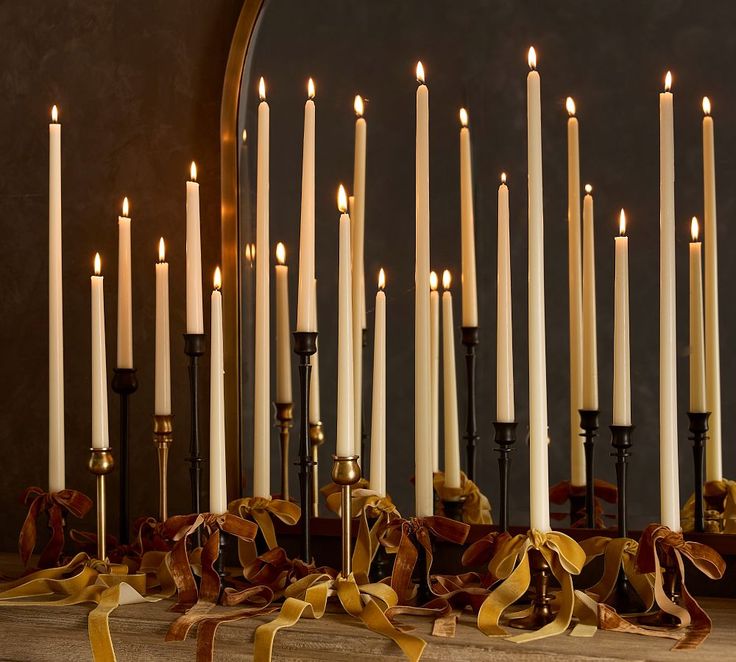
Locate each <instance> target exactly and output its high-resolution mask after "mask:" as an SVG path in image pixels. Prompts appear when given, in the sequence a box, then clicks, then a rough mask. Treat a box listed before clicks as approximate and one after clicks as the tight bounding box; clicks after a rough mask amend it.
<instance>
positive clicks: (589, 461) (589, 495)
mask: <svg viewBox="0 0 736 662" xmlns="http://www.w3.org/2000/svg"><path fill="white" fill-rule="evenodd" d="M598 413H599V412H598V410H597V409H581V410H580V427H581V428H582V430H583V433H582V436H583V437H585V441H584V442H583V447H584V449H585V525H586V526H587V527H588V528H589V529H593V528H595V471H594V468H593V467H594V455H593V451H594V449H595V438H596V436H597V434H598Z"/></svg>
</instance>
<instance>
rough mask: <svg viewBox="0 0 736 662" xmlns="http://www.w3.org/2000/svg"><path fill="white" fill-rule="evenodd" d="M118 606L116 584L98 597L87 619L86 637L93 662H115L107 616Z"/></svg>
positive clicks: (118, 599) (118, 591)
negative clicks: (98, 599)
mask: <svg viewBox="0 0 736 662" xmlns="http://www.w3.org/2000/svg"><path fill="white" fill-rule="evenodd" d="M119 604H120V584H116V585H115V586H112V587H110V588H108V589H105V591H103V592H102V594H101V595H100V601H99V603H98V605H97V606H96V607H95V608H94V609H93V610H92V611H91V612H90V614H89V617H88V619H87V635H88V636H89V643H90V646H91V647H92V657H93V658H94V660H95V662H115V661H116V659H117V658H116V657H115V649H114V648H113V645H112V638H111V637H110V623H109V616H110V613H111V612H113V611H114V610H115V609H116V608H117V607H118V605H119Z"/></svg>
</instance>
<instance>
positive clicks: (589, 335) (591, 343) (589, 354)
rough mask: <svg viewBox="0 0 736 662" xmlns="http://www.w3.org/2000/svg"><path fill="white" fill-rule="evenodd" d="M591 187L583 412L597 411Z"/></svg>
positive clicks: (586, 212) (586, 221) (586, 208)
mask: <svg viewBox="0 0 736 662" xmlns="http://www.w3.org/2000/svg"><path fill="white" fill-rule="evenodd" d="M592 192H593V187H592V186H591V185H590V184H586V186H585V199H584V200H583V407H582V408H583V409H587V410H589V411H593V410H597V409H598V338H597V329H596V319H595V318H596V304H595V225H594V221H593V195H592Z"/></svg>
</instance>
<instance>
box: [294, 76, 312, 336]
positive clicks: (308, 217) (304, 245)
mask: <svg viewBox="0 0 736 662" xmlns="http://www.w3.org/2000/svg"><path fill="white" fill-rule="evenodd" d="M307 94H308V97H309V98H308V99H307V102H306V104H305V105H304V143H303V145H304V146H303V151H302V208H301V222H300V226H299V296H298V300H297V310H296V330H297V331H316V330H317V323H316V320H315V319H314V316H313V315H314V304H313V302H312V296H313V292H314V283H313V281H314V133H315V107H314V81H313V80H312V79H311V78H310V79H309V82H308V84H307Z"/></svg>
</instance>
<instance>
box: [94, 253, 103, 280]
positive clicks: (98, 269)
mask: <svg viewBox="0 0 736 662" xmlns="http://www.w3.org/2000/svg"><path fill="white" fill-rule="evenodd" d="M101 273H102V260H100V254H99V253H95V276H99V275H100V274H101Z"/></svg>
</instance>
